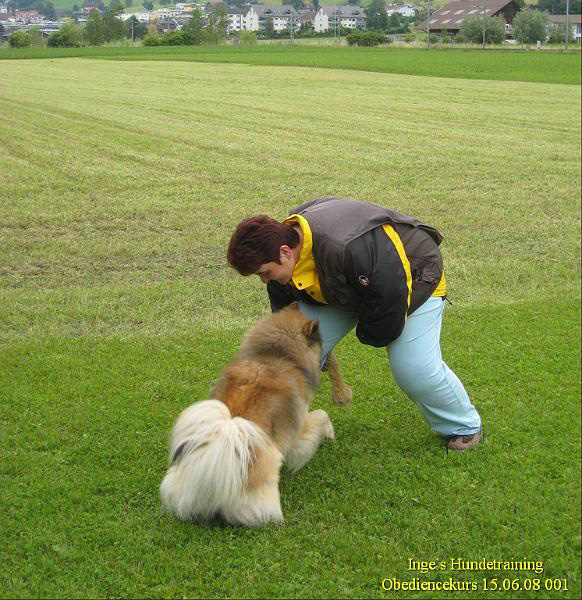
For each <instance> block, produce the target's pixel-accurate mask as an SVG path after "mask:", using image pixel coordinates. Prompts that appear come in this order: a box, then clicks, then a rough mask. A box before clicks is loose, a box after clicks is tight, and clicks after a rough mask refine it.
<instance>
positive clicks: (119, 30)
mask: <svg viewBox="0 0 582 600" xmlns="http://www.w3.org/2000/svg"><path fill="white" fill-rule="evenodd" d="M124 10H125V9H124V7H123V4H121V2H119V0H114V1H113V2H112V3H111V6H110V7H109V8H108V9H107V12H106V13H105V17H103V37H104V39H105V41H106V42H112V41H114V40H121V39H123V38H124V37H125V23H124V22H123V21H122V20H121V19H119V15H120V14H121V13H123V11H124Z"/></svg>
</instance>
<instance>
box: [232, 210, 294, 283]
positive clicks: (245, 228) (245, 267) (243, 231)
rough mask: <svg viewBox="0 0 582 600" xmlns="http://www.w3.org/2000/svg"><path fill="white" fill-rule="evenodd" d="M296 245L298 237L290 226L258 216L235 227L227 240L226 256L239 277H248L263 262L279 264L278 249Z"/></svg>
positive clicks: (264, 216) (265, 216)
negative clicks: (228, 240)
mask: <svg viewBox="0 0 582 600" xmlns="http://www.w3.org/2000/svg"><path fill="white" fill-rule="evenodd" d="M297 244H299V234H298V233H297V232H296V231H295V229H293V227H292V226H291V225H287V224H285V223H279V221H275V219H271V217H268V216H267V215H258V216H256V217H251V218H250V219H244V220H242V221H241V222H240V223H239V224H238V227H237V228H236V229H235V230H234V233H233V234H232V236H231V238H230V242H229V244H228V250H227V253H226V257H227V259H228V262H229V264H230V265H231V266H232V267H234V268H235V269H236V270H237V271H238V272H239V273H240V274H241V275H252V274H254V273H256V272H257V270H258V269H259V267H260V266H261V265H263V264H265V263H268V262H276V263H277V264H281V261H280V260H279V249H280V248H281V246H284V245H287V246H289V247H290V248H295V246H297Z"/></svg>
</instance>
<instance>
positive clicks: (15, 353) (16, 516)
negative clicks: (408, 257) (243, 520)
mask: <svg viewBox="0 0 582 600" xmlns="http://www.w3.org/2000/svg"><path fill="white" fill-rule="evenodd" d="M566 70H567V69H566ZM0 80H1V81H2V84H1V87H0V227H1V229H0V257H1V258H0V381H1V386H0V427H1V429H0V430H1V431H2V434H1V436H0V447H1V452H2V457H3V460H2V462H1V463H0V465H1V466H0V502H1V507H2V511H1V512H0V531H2V545H1V548H0V556H1V564H2V569H1V570H0V596H1V597H5V598H10V597H18V598H24V597H56V598H77V597H78V598H81V597H83V598H85V597H99V598H101V597H257V598H259V597H305V598H308V597H342V598H348V597H373V598H427V597H434V598H467V597H471V598H515V597H520V598H579V597H580V594H581V591H582V590H581V585H580V580H581V576H580V544H581V537H580V516H581V515H580V470H579V466H580V260H579V257H580V244H579V238H580V221H579V217H580V90H579V88H578V87H576V86H573V85H563V84H559V83H551V84H550V83H532V82H520V81H479V80H467V79H461V78H457V79H447V78H443V77H422V76H416V77H411V76H408V75H401V74H386V73H373V72H364V71H347V70H333V69H311V68H295V67H272V66H260V65H240V64H239V65H229V64H202V63H194V62H171V61H165V62H160V61H158V62H154V61H150V62H147V61H141V62H130V61H104V60H94V59H79V58H70V59H51V60H28V61H25V60H18V61H10V60H7V61H0ZM323 194H343V195H350V196H354V197H358V198H360V199H363V200H368V201H373V202H377V203H381V204H383V205H385V206H389V207H392V208H395V209H397V210H400V211H402V212H405V213H409V214H413V215H415V216H417V217H419V218H421V219H423V220H425V221H427V222H429V223H431V224H433V225H435V226H436V227H438V229H439V230H440V231H441V232H442V233H443V234H444V236H445V241H444V243H443V246H442V250H443V253H444V256H445V264H446V269H447V279H448V283H449V293H450V297H451V300H452V302H453V304H452V306H448V307H447V311H446V315H445V327H444V330H443V350H444V354H445V358H446V360H447V362H448V364H449V365H450V366H451V367H452V368H453V369H454V370H455V371H456V372H457V374H458V375H459V376H460V377H461V379H462V380H463V382H464V384H465V386H466V387H467V389H468V391H469V393H470V394H471V396H472V398H473V401H474V402H475V404H476V405H477V407H478V408H479V410H480V412H481V414H482V416H483V419H484V424H485V430H486V435H487V438H486V441H485V443H484V444H483V445H482V446H481V447H480V448H478V449H476V450H474V451H472V452H470V453H467V454H466V455H456V454H455V455H453V454H446V453H445V451H444V449H443V447H442V445H441V443H440V441H439V440H438V438H437V437H436V436H435V435H434V434H433V433H431V432H430V430H429V429H428V428H427V426H426V425H425V424H424V422H423V421H422V420H421V418H420V416H419V415H418V413H417V411H416V409H415V407H414V406H412V405H411V403H410V402H409V401H408V400H407V399H406V398H405V397H404V396H403V394H402V393H401V392H400V391H399V390H398V389H397V387H396V386H395V384H394V382H393V380H392V378H391V376H390V372H389V368H388V365H387V363H386V359H385V354H384V353H383V351H382V350H374V349H372V348H366V347H364V346H361V345H359V344H358V343H357V341H356V340H355V338H354V336H353V335H351V336H349V337H348V338H346V340H344V341H343V342H342V344H341V345H340V346H339V348H338V355H339V357H340V359H341V360H342V363H343V365H344V372H345V377H346V380H347V381H348V382H349V384H350V385H351V386H352V387H353V389H354V400H353V403H352V404H351V405H350V406H349V407H347V408H345V409H343V410H342V409H340V408H338V407H335V406H331V404H330V402H329V399H328V397H329V387H328V384H327V381H326V382H325V383H324V385H323V387H322V389H321V390H320V392H319V393H318V394H317V397H316V400H315V405H316V406H317V407H321V408H325V409H326V410H328V411H329V413H330V415H331V418H332V421H333V422H334V424H335V428H336V437H337V439H336V441H335V442H334V443H333V444H332V443H329V444H326V445H325V446H324V447H323V448H322V449H321V450H320V451H319V452H318V454H316V456H315V457H314V459H313V461H312V462H311V463H310V464H309V465H308V466H307V467H306V468H305V469H304V470H303V471H301V472H299V473H297V474H295V475H293V476H291V475H289V474H286V473H284V474H283V476H282V482H281V493H282V502H283V511H284V514H285V518H286V521H285V523H284V524H283V525H282V526H281V527H267V528H265V529H260V530H244V529H238V528H227V527H221V526H214V527H209V528H205V527H199V526H196V525H190V524H184V523H179V522H176V521H175V520H173V519H171V518H168V517H166V516H163V515H161V514H160V505H159V499H158V491H157V487H158V485H159V483H160V481H161V478H162V477H163V474H164V472H165V468H166V442H167V435H168V433H169V430H170V428H171V425H172V422H173V420H174V418H175V417H176V416H177V414H178V412H179V411H180V410H181V409H182V408H183V407H185V406H186V405H188V404H189V403H191V402H192V401H194V400H198V399H202V398H205V397H207V395H208V393H209V390H210V388H211V386H212V381H213V380H214V379H215V378H216V377H217V376H218V374H219V372H220V369H221V367H222V366H223V365H224V364H225V362H226V361H227V360H228V359H229V358H230V357H231V356H232V355H233V354H234V353H235V352H236V349H237V346H238V344H239V342H240V339H241V336H242V335H243V333H244V331H245V329H246V328H247V327H248V326H249V325H251V324H252V323H254V322H255V321H256V320H257V319H258V318H260V317H261V316H262V315H264V314H266V313H267V311H268V307H267V302H266V299H265V296H264V290H263V289H262V286H261V285H260V283H259V282H258V281H255V280H253V279H254V278H251V279H249V278H246V279H245V278H241V277H239V276H236V275H235V274H234V273H232V272H231V271H230V270H229V269H228V268H227V267H226V265H225V258H224V254H225V246H226V243H227V240H228V237H229V235H230V233H231V231H232V229H233V227H234V226H235V225H236V223H237V222H238V221H239V220H240V219H241V218H243V217H244V216H248V215H250V214H256V213H259V212H265V213H268V214H272V215H273V216H275V217H283V216H284V215H285V214H286V212H287V209H288V208H289V207H290V206H293V205H294V204H295V203H298V202H301V201H303V200H306V199H309V198H313V197H316V196H318V195H323ZM411 558H412V559H415V560H425V561H437V563H439V561H444V562H445V568H444V570H442V571H441V570H440V569H438V570H437V571H436V572H431V573H428V574H423V573H419V572H418V571H414V570H412V571H411V570H409V569H408V564H409V563H408V561H409V559H411ZM451 558H462V559H464V560H481V559H487V560H498V561H510V560H524V559H525V560H530V561H543V565H544V571H543V573H541V574H535V573H532V572H531V571H502V570H499V569H492V570H489V571H471V572H463V571H458V570H455V569H453V568H451V567H452V565H451V564H450V562H449V561H450V559H451ZM486 577H487V578H490V579H493V578H496V580H497V585H498V586H499V587H500V588H502V589H499V590H497V591H485V589H484V587H485V584H484V582H483V579H484V578H486ZM390 578H396V579H397V580H400V581H412V580H413V578H417V579H418V581H419V582H432V583H433V584H436V583H437V582H440V583H443V582H444V583H448V582H449V581H452V582H454V583H455V584H458V585H461V584H467V585H470V584H475V585H476V586H477V590H475V591H440V592H431V593H427V592H426V591H425V592H423V591H384V590H383V589H382V587H381V582H382V580H384V579H390ZM514 581H516V582H517V583H515V584H514V583H513V582H514ZM536 581H538V582H539V586H540V588H541V589H540V590H539V591H538V590H535V586H536V585H538V583H536ZM557 581H559V582H560V583H559V585H560V586H562V588H563V587H564V586H567V590H564V589H562V590H561V591H559V592H556V591H554V590H552V589H548V588H551V587H557V586H558V583H557ZM506 582H508V583H506ZM564 582H565V583H564ZM488 585H489V590H491V586H492V583H491V581H490V582H489V584H488ZM504 585H509V586H511V585H521V586H522V587H524V586H528V587H529V586H532V590H529V591H523V590H521V591H519V592H516V591H511V590H504V589H503V587H502V586H504Z"/></svg>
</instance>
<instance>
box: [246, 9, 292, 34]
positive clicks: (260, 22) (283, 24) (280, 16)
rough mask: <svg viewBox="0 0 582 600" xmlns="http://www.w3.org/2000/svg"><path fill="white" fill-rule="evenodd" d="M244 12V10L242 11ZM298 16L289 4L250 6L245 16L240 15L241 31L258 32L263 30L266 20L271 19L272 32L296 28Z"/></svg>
mask: <svg viewBox="0 0 582 600" xmlns="http://www.w3.org/2000/svg"><path fill="white" fill-rule="evenodd" d="M243 11H244V9H243ZM297 18H298V14H297V11H296V10H295V9H294V8H293V6H292V5H291V4H282V5H278V4H251V6H250V7H249V9H248V10H247V12H246V14H243V15H242V19H241V25H242V29H248V30H249V31H259V30H260V29H264V28H265V23H266V22H267V20H268V19H273V30H274V31H276V32H279V31H283V30H284V29H291V27H293V29H297V28H298V19H297Z"/></svg>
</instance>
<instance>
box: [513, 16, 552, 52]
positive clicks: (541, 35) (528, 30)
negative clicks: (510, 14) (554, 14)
mask: <svg viewBox="0 0 582 600" xmlns="http://www.w3.org/2000/svg"><path fill="white" fill-rule="evenodd" d="M549 24H550V20H549V19H548V16H547V14H546V13H542V12H540V11H539V10H520V11H519V12H518V13H517V14H516V15H515V17H514V18H513V35H514V36H515V39H516V40H517V41H518V42H519V43H520V44H535V43H536V42H537V41H538V40H539V41H541V42H545V41H546V36H547V32H548V26H549Z"/></svg>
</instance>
